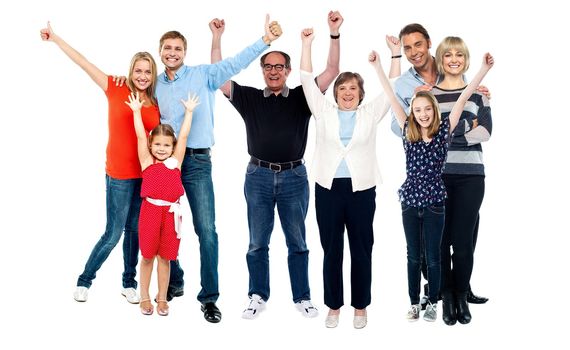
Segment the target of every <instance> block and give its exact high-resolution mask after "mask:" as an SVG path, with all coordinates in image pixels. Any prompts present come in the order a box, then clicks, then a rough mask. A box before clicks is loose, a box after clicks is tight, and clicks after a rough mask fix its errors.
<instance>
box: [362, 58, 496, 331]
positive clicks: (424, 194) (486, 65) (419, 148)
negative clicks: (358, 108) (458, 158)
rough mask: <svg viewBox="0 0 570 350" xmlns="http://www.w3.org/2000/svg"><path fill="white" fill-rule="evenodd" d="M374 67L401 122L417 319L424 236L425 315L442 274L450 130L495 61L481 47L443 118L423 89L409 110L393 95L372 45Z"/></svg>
mask: <svg viewBox="0 0 570 350" xmlns="http://www.w3.org/2000/svg"><path fill="white" fill-rule="evenodd" d="M369 61H370V63H371V64H372V65H373V66H374V68H376V72H377V73H378V77H379V79H380V82H381V83H382V86H383V87H384V91H385V92H386V95H387V96H388V98H389V99H390V104H391V106H392V110H393V111H394V114H395V115H396V119H397V120H398V123H399V125H400V128H402V142H403V144H404V151H405V152H406V181H404V184H403V185H402V187H400V189H399V191H398V194H399V197H400V202H401V205H402V221H403V224H404V232H405V234H406V244H407V252H408V253H407V256H408V294H409V296H410V302H411V307H410V310H409V311H408V314H407V319H408V320H409V321H417V320H418V319H419V314H420V310H421V308H420V277H421V272H420V253H421V247H422V244H421V239H422V238H423V239H424V247H425V254H426V261H427V265H428V269H427V270H428V286H429V287H428V289H429V302H428V306H427V308H426V311H425V313H424V320H426V321H431V322H433V321H435V320H436V319H437V300H438V294H439V286H440V280H441V264H440V255H441V253H440V244H441V237H442V234H443V225H444V221H445V207H444V201H445V197H446V193H445V186H444V184H443V180H442V177H441V175H442V172H443V166H444V164H445V159H446V157H447V149H448V147H449V141H450V135H451V133H452V132H453V129H455V126H456V125H457V122H458V121H459V117H460V116H461V113H462V112H463V107H464V106H465V103H466V102H467V100H468V99H469V97H470V96H471V94H472V93H473V92H474V91H475V89H476V88H477V86H479V84H480V83H481V81H482V80H483V77H484V76H485V75H486V74H487V72H488V71H489V69H491V67H492V66H493V64H494V59H493V56H491V55H490V54H489V53H486V54H485V55H484V57H483V64H482V65H481V69H480V70H479V72H478V73H477V75H476V76H475V77H474V78H473V80H472V81H471V83H469V85H468V86H467V87H466V88H465V90H463V92H462V93H461V96H459V99H458V100H457V102H456V103H455V105H454V106H453V108H452V110H451V113H450V114H449V117H448V118H444V119H443V120H442V118H441V114H440V112H439V105H438V103H437V100H436V99H435V97H434V96H433V95H432V94H431V92H428V91H418V92H416V94H415V96H414V97H413V98H412V101H411V103H410V106H411V108H410V115H409V116H408V115H406V112H404V109H403V108H402V106H401V105H400V103H399V102H398V100H397V99H396V95H394V92H393V90H392V87H391V85H390V82H389V81H388V78H387V77H386V74H385V73H384V71H383V69H382V65H381V64H380V58H379V56H378V54H377V53H376V52H375V51H372V52H371V53H370V56H369Z"/></svg>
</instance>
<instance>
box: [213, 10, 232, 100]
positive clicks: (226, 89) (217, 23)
mask: <svg viewBox="0 0 570 350" xmlns="http://www.w3.org/2000/svg"><path fill="white" fill-rule="evenodd" d="M209 26H210V31H211V32H212V49H211V51H210V61H211V63H216V62H219V61H221V60H222V34H224V30H225V29H226V22H225V21H224V20H223V19H219V18H214V19H213V20H211V21H210V23H209ZM231 85H232V83H231V81H230V80H228V81H226V82H225V83H224V84H223V85H222V86H221V87H220V90H221V91H222V93H223V94H224V95H225V96H226V97H229V96H230V90H231Z"/></svg>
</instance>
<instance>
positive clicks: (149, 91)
mask: <svg viewBox="0 0 570 350" xmlns="http://www.w3.org/2000/svg"><path fill="white" fill-rule="evenodd" d="M138 61H147V62H148V63H149V64H150V75H151V79H152V80H151V82H150V85H149V86H148V87H147V88H146V89H145V93H146V96H147V98H148V99H150V103H151V104H152V105H153V106H156V105H157V104H158V103H157V101H156V97H155V96H154V91H155V89H156V62H155V61H154V58H152V55H151V54H150V53H148V52H137V53H136V54H135V55H134V56H133V58H132V59H131V66H130V67H129V76H128V77H127V86H128V87H129V89H130V90H131V91H132V92H135V91H137V88H136V87H135V84H134V83H133V81H132V76H133V71H134V70H135V64H136V63H137V62H138Z"/></svg>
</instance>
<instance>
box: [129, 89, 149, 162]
mask: <svg viewBox="0 0 570 350" xmlns="http://www.w3.org/2000/svg"><path fill="white" fill-rule="evenodd" d="M125 103H126V104H127V105H128V106H129V107H131V109H132V110H133V117H134V118H133V120H134V125H135V133H136V134H137V149H138V155H139V162H140V163H141V169H142V170H144V169H146V168H147V167H148V166H149V165H151V164H152V155H151V153H150V150H149V149H148V137H147V135H146V131H145V128H144V124H143V121H142V114H141V108H142V106H143V104H144V100H143V101H141V100H140V96H139V93H138V92H137V93H136V94H135V93H131V94H130V95H129V100H128V101H125Z"/></svg>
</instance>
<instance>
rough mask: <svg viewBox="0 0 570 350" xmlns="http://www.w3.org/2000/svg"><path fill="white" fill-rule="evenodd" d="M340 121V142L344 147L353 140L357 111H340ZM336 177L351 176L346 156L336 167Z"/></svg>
mask: <svg viewBox="0 0 570 350" xmlns="http://www.w3.org/2000/svg"><path fill="white" fill-rule="evenodd" d="M338 121H339V130H338V131H339V137H340V142H342V144H343V145H344V147H346V146H348V144H349V143H350V140H352V134H354V126H355V125H356V111H341V110H339V111H338ZM334 177H335V178H346V177H350V170H349V169H348V165H347V164H346V161H345V160H344V158H342V161H341V162H340V164H339V165H338V168H337V169H336V174H335V175H334Z"/></svg>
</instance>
